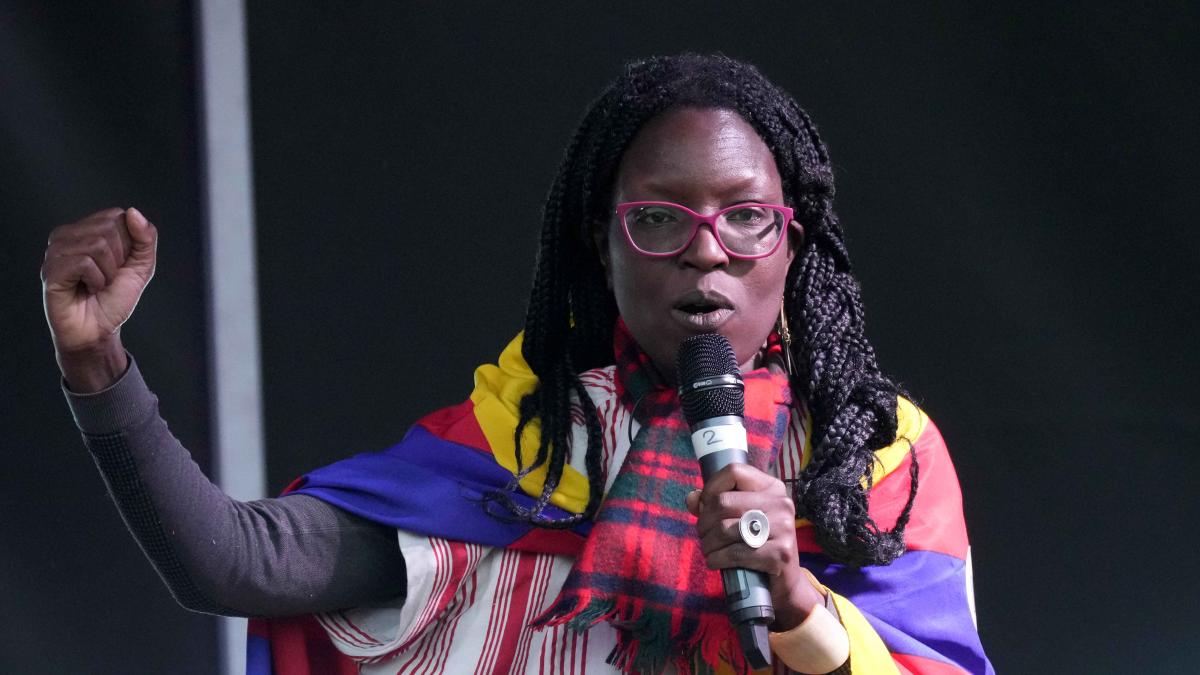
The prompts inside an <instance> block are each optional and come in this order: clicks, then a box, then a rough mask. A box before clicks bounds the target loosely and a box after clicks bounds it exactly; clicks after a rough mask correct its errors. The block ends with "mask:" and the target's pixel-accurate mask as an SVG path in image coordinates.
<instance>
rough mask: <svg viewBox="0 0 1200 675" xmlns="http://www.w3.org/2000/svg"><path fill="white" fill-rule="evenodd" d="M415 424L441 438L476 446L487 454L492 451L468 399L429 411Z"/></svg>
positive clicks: (472, 446)
mask: <svg viewBox="0 0 1200 675" xmlns="http://www.w3.org/2000/svg"><path fill="white" fill-rule="evenodd" d="M417 424H419V425H421V426H423V427H425V428H426V429H428V430H429V433H431V434H433V435H434V436H437V437H438V438H441V439H443V440H447V441H451V442H454V443H459V444H461V445H465V446H467V447H471V448H476V449H478V450H482V451H484V452H486V453H489V454H491V452H492V446H491V445H490V444H489V443H488V441H487V437H486V436H484V435H483V429H481V428H480V427H479V420H478V419H476V417H475V404H474V403H472V402H471V400H470V399H467V400H466V401H463V402H462V403H459V404H458V405H454V406H450V407H449V408H442V409H441V410H438V411H436V412H433V413H430V414H428V415H426V416H425V417H422V418H421V419H420V420H417Z"/></svg>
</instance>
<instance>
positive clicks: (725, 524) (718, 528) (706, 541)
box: [699, 518, 743, 556]
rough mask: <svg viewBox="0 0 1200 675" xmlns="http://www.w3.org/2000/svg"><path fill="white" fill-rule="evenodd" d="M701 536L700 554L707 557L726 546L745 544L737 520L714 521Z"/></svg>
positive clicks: (723, 519)
mask: <svg viewBox="0 0 1200 675" xmlns="http://www.w3.org/2000/svg"><path fill="white" fill-rule="evenodd" d="M699 535H700V552H701V553H703V554H704V555H706V556H707V555H708V554H710V553H712V552H714V551H719V550H721V549H723V548H725V547H726V546H731V545H733V544H740V543H743V542H742V537H741V534H740V533H739V532H738V519H737V518H722V519H720V520H713V521H711V523H709V524H708V526H707V527H705V528H704V530H703V531H701V532H700V533H699Z"/></svg>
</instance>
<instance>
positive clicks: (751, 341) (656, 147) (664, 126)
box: [595, 108, 800, 381]
mask: <svg viewBox="0 0 1200 675" xmlns="http://www.w3.org/2000/svg"><path fill="white" fill-rule="evenodd" d="M633 201H667V202H675V203H678V204H682V205H683V206H686V207H688V208H690V209H692V210H693V211H696V212H697V213H701V214H706V215H707V214H710V213H713V212H715V211H717V210H719V209H721V208H723V207H727V206H731V205H733V204H737V203H741V202H760V203H766V204H783V187H782V185H781V181H780V178H779V170H778V168H776V166H775V158H774V157H773V156H772V155H771V151H770V150H769V149H768V148H767V145H766V144H765V143H764V142H763V141H762V139H761V138H759V136H758V133H757V132H756V131H755V130H754V128H753V127H751V126H750V125H749V124H748V123H747V122H746V121H745V120H743V119H742V117H741V116H740V115H738V114H737V113H736V112H732V111H729V110H715V109H695V108H684V109H678V110H673V111H670V112H667V113H665V114H663V115H661V116H659V117H657V118H655V119H652V120H651V121H650V122H648V123H647V124H646V125H645V126H644V127H642V129H641V130H640V131H639V132H638V134H637V136H635V137H634V139H633V142H632V144H631V145H630V146H629V149H628V150H626V152H625V155H624V157H623V158H622V159H621V164H620V167H619V169H618V171H617V180H616V186H615V190H614V204H617V203H621V202H633ZM790 227H791V228H795V230H796V231H797V232H799V231H800V225H799V224H797V223H795V221H793V222H792V223H791V224H790ZM595 236H596V244H597V248H598V249H599V250H600V251H601V257H602V262H603V263H604V268H605V272H606V274H607V276H608V284H609V287H610V288H612V291H613V294H614V295H615V296H616V301H617V308H618V309H619V310H620V312H621V316H622V317H623V318H624V319H625V323H626V325H628V326H629V330H630V332H631V333H632V334H633V337H634V339H636V340H637V342H638V344H639V345H640V346H641V347H642V349H643V350H645V352H646V353H647V354H648V355H649V356H650V358H651V359H653V361H654V363H655V365H656V366H657V367H658V368H659V370H660V371H661V372H662V373H663V374H664V375H666V376H667V377H668V378H669V379H671V380H672V381H674V378H675V354H676V351H677V350H678V349H679V344H680V342H682V341H683V339H684V338H686V337H688V336H690V335H695V334H697V333H709V332H717V333H720V334H721V335H724V336H725V337H726V339H728V340H729V342H730V344H731V345H733V350H734V352H735V353H736V354H737V358H738V363H740V364H741V365H742V369H743V370H749V369H751V368H753V367H754V365H755V358H756V357H757V355H758V353H759V351H760V350H761V348H762V346H763V343H764V341H765V340H766V338H767V335H768V334H770V332H771V329H772V328H773V327H774V324H775V320H776V318H777V317H778V316H779V305H780V300H781V298H782V297H783V288H784V283H785V280H786V277H787V270H788V265H790V264H791V262H792V258H793V257H794V255H795V248H794V242H793V241H792V237H790V236H789V237H788V241H787V242H786V243H785V244H784V245H781V246H780V247H779V248H778V249H776V250H775V252H774V253H773V254H771V255H770V256H768V257H766V258H759V259H757V260H741V259H737V258H732V257H730V256H729V255H727V254H726V253H725V252H724V251H723V250H722V249H721V247H720V245H719V244H718V243H717V240H716V239H715V238H714V236H713V232H712V230H711V229H710V227H709V226H707V225H701V226H700V231H699V232H698V233H697V234H696V238H695V239H694V240H693V241H692V243H691V245H690V246H689V247H688V248H686V249H684V250H683V251H682V252H681V253H679V254H678V255H675V256H672V257H666V258H651V257H648V256H645V255H642V254H640V253H638V252H637V251H635V250H634V249H633V248H632V247H631V246H630V245H629V242H628V241H626V239H625V236H624V235H623V234H622V232H621V224H620V223H619V222H617V220H616V218H610V222H609V223H608V225H607V229H606V230H604V229H601V230H600V231H598V232H597V233H596V235H595ZM785 236H786V235H785Z"/></svg>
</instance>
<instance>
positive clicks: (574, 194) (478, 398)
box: [42, 54, 992, 675]
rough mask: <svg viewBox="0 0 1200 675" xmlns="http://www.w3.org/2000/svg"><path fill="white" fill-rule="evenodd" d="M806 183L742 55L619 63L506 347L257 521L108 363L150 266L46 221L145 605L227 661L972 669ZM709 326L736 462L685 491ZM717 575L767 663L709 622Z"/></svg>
mask: <svg viewBox="0 0 1200 675" xmlns="http://www.w3.org/2000/svg"><path fill="white" fill-rule="evenodd" d="M833 194H834V188H833V170H832V166H831V163H830V159H829V156H828V153H827V151H826V148H825V146H824V144H823V143H822V141H821V138H820V136H819V135H818V133H817V129H816V127H815V125H814V124H813V122H812V120H810V119H809V117H808V115H807V114H806V113H805V112H804V111H803V110H802V109H801V108H800V107H799V105H797V104H796V102H795V101H794V100H793V99H792V98H791V97H790V96H789V95H787V94H786V93H785V92H783V91H782V90H781V89H779V88H778V87H776V86H775V85H774V84H772V83H771V82H769V81H767V80H766V79H765V78H764V77H763V76H762V75H761V74H759V72H758V71H757V70H756V69H755V68H753V67H752V66H749V65H747V64H744V63H741V62H738V61H736V60H733V59H729V58H726V57H723V56H700V55H694V54H685V55H680V56H674V57H665V58H651V59H647V60H643V61H637V62H634V63H631V64H629V65H628V66H627V67H626V69H625V70H624V72H623V73H622V74H621V76H620V77H619V78H617V79H616V80H615V81H614V82H613V83H612V84H611V85H610V86H609V87H608V88H607V89H606V90H605V91H604V92H603V93H602V94H601V96H600V97H599V98H598V99H597V100H596V101H595V102H594V103H593V104H592V106H591V108H590V109H589V110H588V112H587V114H586V116H585V117H584V119H583V121H582V123H581V124H580V126H579V129H578V130H577V132H576V133H575V135H574V137H573V138H572V139H571V141H570V144H569V146H568V148H567V150H566V154H565V157H564V159H563V161H562V165H561V167H560V169H559V171H558V175H557V176H556V177H555V180H554V183H553V185H552V187H551V189H550V193H549V196H548V198H547V200H546V205H545V210H544V217H543V223H542V230H541V247H540V251H539V253H538V257H537V261H536V272H535V278H534V284H533V290H532V292H531V294H530V297H529V304H528V310H527V313H526V316H525V328H524V330H523V331H522V332H521V334H519V335H518V336H517V337H516V338H515V339H514V340H513V341H512V342H511V343H510V344H509V345H508V346H507V347H505V348H504V349H503V350H502V352H501V353H500V356H499V358H498V360H497V362H496V363H495V364H488V365H484V366H481V367H480V368H479V369H478V370H477V371H476V373H475V388H474V390H473V391H472V392H471V393H470V395H469V397H468V398H467V399H466V400H465V401H464V402H463V403H461V404H459V405H457V406H453V407H451V408H446V409H443V410H439V411H436V412H433V413H432V414H430V415H428V416H426V417H425V418H423V419H421V420H420V421H418V422H417V424H416V425H415V426H414V427H413V428H412V429H411V430H410V431H409V432H408V433H407V435H405V437H404V438H403V440H402V441H401V442H400V443H398V444H397V445H396V446H394V447H392V448H389V449H386V450H384V451H382V452H375V453H369V454H365V455H359V456H356V457H352V458H348V459H346V460H343V461H341V462H337V463H335V464H333V465H330V466H327V467H323V468H321V469H317V470H315V471H313V472H312V473H310V474H308V475H306V476H304V477H302V478H301V479H299V480H298V481H296V483H295V484H293V485H292V486H291V488H289V491H288V492H287V494H285V495H284V496H282V497H279V498H276V499H266V500H260V501H255V502H238V501H235V500H232V499H230V498H229V497H227V496H226V495H224V494H223V493H221V492H220V490H219V489H218V488H216V487H215V486H213V485H212V484H211V483H210V482H209V481H208V480H207V479H206V478H205V477H204V476H203V474H202V473H201V472H200V471H199V469H198V467H196V465H195V464H194V463H193V462H192V461H191V460H190V457H189V455H188V453H187V451H186V450H185V449H184V448H183V447H181V446H180V444H179V442H178V441H177V440H176V439H175V438H174V437H173V436H172V435H171V433H170V432H169V430H168V429H167V425H166V422H164V421H163V420H162V419H161V417H160V416H159V414H158V409H157V402H156V399H155V398H154V396H153V394H151V393H150V391H149V390H148V389H147V387H146V385H145V383H144V381H143V379H142V377H141V374H140V373H139V371H138V369H137V365H136V363H135V362H134V361H133V359H132V357H131V356H129V355H128V354H127V353H126V352H125V350H124V348H123V347H122V344H121V339H120V327H121V325H122V324H123V323H124V322H125V321H126V320H128V319H129V317H130V315H131V314H132V312H133V310H134V307H135V306H136V304H137V302H138V299H139V297H140V296H141V294H142V292H143V291H144V290H145V287H146V285H147V283H148V282H149V281H150V279H151V277H152V276H153V273H154V268H155V264H156V254H155V248H156V242H157V237H158V231H157V229H156V228H155V226H154V225H152V224H151V223H150V222H149V221H148V220H147V219H146V218H145V216H143V215H142V214H141V213H140V212H138V211H137V210H135V209H110V210H107V211H100V212H98V213H95V214H93V215H91V216H88V217H87V218H84V219H83V220H81V221H79V222H76V223H73V224H70V225H65V226H62V227H60V228H58V229H56V230H55V231H54V233H53V234H52V236H51V238H50V244H49V248H48V250H47V252H46V261H45V264H44V265H43V268H42V277H43V280H44V296H45V298H44V299H45V307H46V316H47V320H48V322H49V324H50V329H51V333H52V335H53V339H54V345H55V349H56V353H57V357H58V362H59V365H60V367H61V369H62V373H63V377H64V388H65V390H66V394H67V398H68V401H69V403H70V405H71V407H72V410H73V412H74V415H75V419H76V423H77V424H78V425H79V427H80V429H81V431H82V432H83V435H84V439H85V442H86V443H87V445H88V447H89V449H90V450H91V452H92V454H93V456H94V458H95V460H96V462H97V465H98V466H99V468H100V470H101V472H102V474H103V476H104V478H105V480H106V482H107V484H108V486H109V489H110V491H111V493H112V495H113V498H114V500H115V501H116V503H117V505H118V507H119V508H120V510H121V512H122V514H123V516H124V518H125V520H126V522H127V524H128V525H129V528H130V530H131V531H132V532H133V534H134V536H135V537H137V539H138V541H139V542H140V544H141V546H142V547H143V549H144V550H145V551H146V553H147V555H148V557H149V558H150V559H151V561H152V563H153V564H154V565H155V567H156V569H157V570H158V572H159V574H160V575H161V576H162V578H163V580H164V581H165V582H166V584H167V585H168V586H169V588H170V589H171V592H172V593H173V594H174V595H175V597H176V598H177V599H178V600H179V602H180V603H181V604H183V605H184V606H185V607H187V608H189V609H193V610H196V611H202V612H211V613H218V614H227V615H241V616H250V617H258V618H262V619H266V620H262V621H257V620H256V621H254V622H253V623H252V629H251V640H250V660H249V662H250V668H251V669H252V670H253V669H256V668H257V669H264V670H261V671H260V672H275V673H279V674H280V675H284V674H286V673H289V672H353V670H354V669H355V668H357V669H358V671H360V672H363V673H410V672H411V673H416V672H422V673H430V672H445V673H470V672H476V673H543V672H564V673H565V672H572V673H575V672H578V673H583V672H595V673H603V672H623V673H662V672H679V673H691V672H746V671H748V670H752V669H756V668H765V667H766V664H767V663H770V664H771V665H770V667H771V668H773V669H774V671H773V672H799V673H828V672H840V673H871V674H874V673H889V672H890V673H897V672H899V673H931V674H942V673H962V672H968V673H990V672H992V669H991V666H990V664H989V663H988V661H987V659H986V657H985V656H984V653H983V650H982V648H981V646H980V643H979V639H978V636H977V633H976V630H975V626H974V617H973V608H972V600H971V580H970V566H969V554H968V546H967V537H966V527H965V524H964V522H963V518H962V505H961V495H960V492H959V487H958V482H957V478H956V477H955V473H954V469H953V467H952V465H951V463H950V459H949V456H948V455H947V452H946V448H945V446H944V444H943V442H942V440H941V437H940V436H939V434H938V431H937V429H936V427H935V426H934V425H933V423H932V422H931V421H930V420H929V418H928V417H927V416H926V415H925V414H924V413H923V412H922V411H921V410H920V409H918V408H917V407H916V406H914V405H913V404H912V403H911V402H909V401H908V400H907V399H906V398H905V397H904V396H903V395H902V393H901V392H900V391H899V389H898V387H897V385H896V384H895V383H894V382H893V381H892V380H891V379H890V378H889V377H888V376H887V375H886V374H884V372H883V371H882V370H881V369H880V367H879V365H878V364H877V363H876V359H875V353H874V350H873V349H872V347H871V345H870V343H869V342H868V341H867V339H866V337H865V333H864V312H863V306H862V302H861V300H860V294H859V289H858V284H857V282H856V281H855V278H854V276H853V275H852V273H851V270H850V261H849V258H848V254H847V251H846V247H845V244H844V238H843V234H842V229H841V226H840V224H839V222H838V219H837V216H836V215H835V213H834V210H833ZM705 334H715V335H719V336H721V337H722V338H724V340H726V341H727V343H728V349H729V352H728V354H727V356H728V358H729V359H730V363H732V364H733V366H732V368H731V371H732V372H729V373H726V374H724V375H723V376H722V377H724V378H725V379H724V380H721V382H725V383H726V384H727V385H728V386H729V387H736V391H737V392H738V396H739V397H740V398H739V401H740V403H739V406H741V407H739V409H738V412H739V413H740V418H741V420H740V422H739V424H741V425H742V426H744V439H745V440H744V448H743V449H744V450H745V457H746V462H745V463H733V464H729V465H728V466H724V467H723V468H721V469H719V470H717V471H714V472H712V473H711V475H708V474H706V475H705V476H704V478H703V479H702V476H701V465H700V462H698V461H697V459H696V456H695V455H694V454H693V437H692V432H693V430H694V428H693V427H695V420H693V419H690V418H689V415H687V414H685V412H686V411H685V410H684V409H683V406H681V404H680V397H681V394H680V389H679V388H680V385H684V384H687V383H686V382H683V381H681V379H687V378H685V377H684V376H683V374H682V372H681V371H682V370H683V368H684V367H687V364H685V363H684V362H683V361H680V362H679V363H677V354H679V350H680V346H681V344H683V343H684V342H685V341H687V340H688V339H689V338H693V336H696V335H705ZM722 570H732V571H737V570H741V572H738V573H736V574H734V573H732V572H727V573H726V574H725V575H723V574H722V572H721V571H722ZM759 573H760V574H759ZM739 574H740V575H742V576H741V577H740V578H757V579H760V580H762V588H763V589H764V590H763V593H765V594H766V596H768V597H769V600H770V602H769V607H770V610H769V612H767V613H764V614H762V615H761V616H760V618H759V623H761V624H762V626H763V630H762V636H763V638H764V640H763V641H762V642H761V643H757V644H756V643H755V642H754V640H753V639H749V640H747V638H746V637H745V635H746V633H745V632H744V631H742V628H743V626H742V625H741V624H740V623H738V622H736V621H733V620H731V618H730V610H729V601H730V599H731V597H732V596H731V597H727V593H726V591H727V590H729V587H728V586H727V584H728V583H729V582H728V579H729V578H732V577H735V576H738V575H739ZM751 623H753V621H751ZM314 626H319V627H320V628H319V629H316V630H315V631H314V629H313V627H314ZM322 631H323V634H322ZM331 646H332V647H333V648H336V652H335V651H334V650H333V649H331V648H330V647H331ZM759 651H761V652H762V653H758V652H759ZM270 669H273V670H270Z"/></svg>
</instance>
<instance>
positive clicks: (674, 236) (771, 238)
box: [625, 204, 784, 256]
mask: <svg viewBox="0 0 1200 675" xmlns="http://www.w3.org/2000/svg"><path fill="white" fill-rule="evenodd" d="M696 220H697V219H696V217H695V216H693V215H692V214H691V213H688V212H687V211H685V210H683V209H681V208H679V207H676V206H668V205H664V204H656V205H650V206H639V207H635V208H632V209H630V210H629V211H628V212H626V214H625V228H626V230H627V231H628V232H629V237H630V239H632V240H633V243H634V244H635V245H636V246H637V247H638V248H640V249H641V250H643V251H646V252H647V253H674V252H677V251H679V250H681V249H683V247H685V246H687V245H688V242H689V240H690V239H691V238H692V232H693V231H694V230H695V227H696ZM716 223H717V230H718V235H717V236H718V238H719V239H720V240H721V243H722V244H724V245H725V248H726V249H728V250H729V251H730V252H731V253H734V254H737V255H746V256H756V255H762V254H764V253H767V252H769V251H771V249H773V248H774V247H775V244H776V243H777V242H778V241H779V236H780V233H781V232H783V227H784V214H783V212H782V211H779V210H778V209H773V208H770V207H766V206H758V205H747V206H745V207H741V208H734V209H731V210H729V211H725V212H723V213H722V214H721V215H719V216H718V217H717V220H716Z"/></svg>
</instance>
